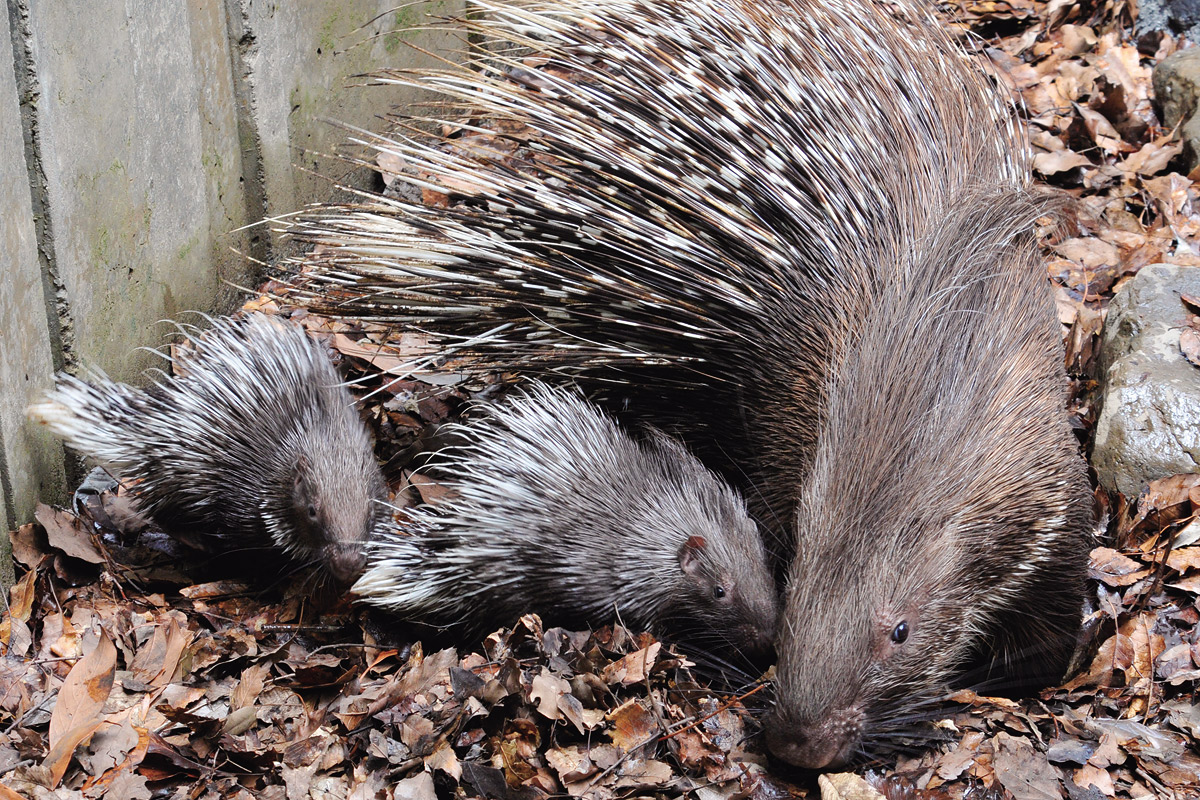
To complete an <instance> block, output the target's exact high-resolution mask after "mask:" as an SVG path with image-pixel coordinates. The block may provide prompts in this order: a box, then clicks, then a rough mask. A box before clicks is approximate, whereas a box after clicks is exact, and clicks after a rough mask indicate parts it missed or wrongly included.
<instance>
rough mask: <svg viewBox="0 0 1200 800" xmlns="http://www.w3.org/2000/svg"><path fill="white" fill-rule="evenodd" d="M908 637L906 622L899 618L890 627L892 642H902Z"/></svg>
mask: <svg viewBox="0 0 1200 800" xmlns="http://www.w3.org/2000/svg"><path fill="white" fill-rule="evenodd" d="M907 639H908V623H907V622H905V621H904V620H901V621H900V622H899V623H898V624H897V625H896V627H894V628H892V644H904V642H905V641H906V640H907Z"/></svg>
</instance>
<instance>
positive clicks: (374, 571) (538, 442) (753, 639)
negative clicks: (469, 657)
mask: <svg viewBox="0 0 1200 800" xmlns="http://www.w3.org/2000/svg"><path fill="white" fill-rule="evenodd" d="M481 408H482V407H481ZM454 432H455V434H456V435H458V436H460V437H461V438H462V440H463V443H462V444H456V445H454V446H452V447H449V448H447V449H446V450H445V451H443V453H442V454H441V458H440V460H439V461H438V462H437V468H438V469H439V470H444V471H446V472H448V473H449V474H451V475H453V476H454V480H453V482H452V483H451V486H452V487H453V488H454V489H455V490H456V491H457V496H456V497H455V498H454V499H452V500H450V501H449V502H447V503H444V504H440V505H437V506H434V507H431V508H422V509H418V510H414V511H410V512H409V518H408V520H407V524H405V525H402V526H401V527H400V528H399V529H397V530H394V531H389V532H388V533H386V534H381V535H380V536H379V537H378V538H377V539H376V540H375V541H373V542H372V543H371V546H370V548H369V550H368V567H367V571H366V572H365V573H364V574H363V576H362V577H361V578H360V579H359V581H358V583H356V584H355V585H354V588H353V591H354V592H355V593H357V594H358V595H359V596H360V597H362V598H363V599H364V600H365V601H366V602H368V603H371V604H373V605H377V606H382V607H385V608H389V609H392V610H393V611H396V612H398V613H400V614H402V615H404V616H405V617H407V618H409V619H413V620H420V621H424V622H431V623H434V624H460V625H463V626H464V627H465V628H467V629H469V630H471V631H474V632H477V633H478V632H486V631H487V630H488V629H489V628H488V626H494V625H502V624H511V623H512V622H513V621H514V620H515V619H517V617H519V616H520V615H521V614H524V613H527V612H530V611H535V612H537V613H539V614H541V615H542V616H543V617H544V618H546V619H547V621H551V622H561V623H563V624H580V623H584V624H602V623H607V622H612V621H615V620H616V619H618V618H619V619H620V620H621V621H622V622H623V623H624V624H625V625H626V626H627V627H630V628H632V629H634V630H643V629H647V628H649V629H653V630H655V631H656V632H658V633H660V634H666V635H669V636H678V637H680V638H683V639H685V640H687V641H689V642H692V643H694V644H697V645H703V646H705V647H708V648H714V647H715V648H717V649H719V650H721V651H725V652H730V651H732V652H734V653H737V654H740V655H746V656H749V657H751V658H761V657H762V656H764V655H767V654H769V653H770V648H771V643H772V641H773V639H774V635H775V621H776V615H777V606H778V599H777V597H776V588H775V582H774V579H773V577H772V574H771V570H770V568H769V566H768V563H767V555H766V551H765V550H764V548H763V545H762V541H761V539H760V538H759V535H758V532H757V530H756V529H755V526H754V523H753V522H751V521H750V518H749V516H748V515H747V513H746V509H745V506H744V505H743V504H742V501H741V498H739V497H738V496H737V494H736V493H735V492H734V491H733V490H732V489H731V488H729V487H728V486H727V485H725V484H724V483H723V482H721V481H720V480H719V479H718V478H717V477H716V476H715V475H713V474H712V473H711V472H709V471H708V470H707V469H705V468H704V467H703V466H702V465H701V464H700V462H699V461H697V460H696V459H695V457H694V456H692V455H691V454H690V453H689V452H688V451H687V450H686V449H685V448H684V447H683V446H682V445H680V444H679V443H678V442H676V441H674V440H673V439H671V438H670V437H668V436H666V435H665V434H663V433H661V432H659V431H657V430H648V431H647V432H646V435H645V436H644V437H643V438H641V439H640V440H636V441H635V440H634V439H633V438H631V437H630V436H629V435H627V434H626V433H624V432H623V431H621V429H620V428H618V427H617V425H616V423H615V422H613V421H612V420H611V419H609V418H608V417H606V416H605V415H604V414H603V413H601V412H600V411H599V409H597V408H595V407H594V406H592V405H591V404H589V403H587V402H585V401H584V400H582V399H581V398H579V397H577V396H575V395H574V394H572V393H570V392H568V391H566V390H562V389H553V388H550V387H547V386H544V385H538V384H534V385H533V386H532V387H530V388H528V390H527V393H525V394H523V395H521V396H518V397H516V398H514V399H511V400H509V401H507V402H505V403H504V404H502V405H498V406H494V407H489V408H487V409H486V416H485V417H483V418H482V419H478V420H473V421H471V422H470V423H468V424H466V425H461V426H455V429H454Z"/></svg>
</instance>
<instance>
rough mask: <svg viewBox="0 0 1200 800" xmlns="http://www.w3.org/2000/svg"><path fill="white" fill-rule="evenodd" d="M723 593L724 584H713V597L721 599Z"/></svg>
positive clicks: (723, 595)
mask: <svg viewBox="0 0 1200 800" xmlns="http://www.w3.org/2000/svg"><path fill="white" fill-rule="evenodd" d="M725 594H726V593H725V587H724V586H714V587H713V590H712V596H713V598H714V599H717V600H721V599H723V598H724V597H725Z"/></svg>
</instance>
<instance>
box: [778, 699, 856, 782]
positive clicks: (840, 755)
mask: <svg viewBox="0 0 1200 800" xmlns="http://www.w3.org/2000/svg"><path fill="white" fill-rule="evenodd" d="M861 734H862V715H861V714H859V713H854V712H852V711H849V710H848V709H838V710H833V711H831V712H830V713H827V714H825V715H823V716H822V718H821V719H820V720H817V721H815V722H811V723H808V722H796V721H792V720H789V719H788V718H786V717H785V716H782V715H779V714H776V715H773V716H772V717H771V718H769V719H768V720H767V725H766V736H767V747H768V748H769V749H770V750H771V753H772V754H773V755H775V757H776V758H779V759H781V760H783V761H786V762H787V763H789V764H791V765H793V766H796V767H803V768H805V769H819V770H825V769H832V768H834V767H840V766H843V765H844V764H846V763H848V762H849V761H850V758H851V756H852V755H853V754H854V750H855V747H856V745H857V744H858V740H859V737H860V736H861Z"/></svg>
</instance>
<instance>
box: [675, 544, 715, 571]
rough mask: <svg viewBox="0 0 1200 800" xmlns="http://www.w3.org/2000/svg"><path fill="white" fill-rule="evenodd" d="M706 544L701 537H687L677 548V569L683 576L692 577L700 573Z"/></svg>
mask: <svg viewBox="0 0 1200 800" xmlns="http://www.w3.org/2000/svg"><path fill="white" fill-rule="evenodd" d="M707 548H708V542H707V541H706V540H705V538H704V537H703V536H689V537H688V540H687V541H686V542H684V543H683V546H682V547H680V548H679V568H680V569H682V570H683V574H684V575H689V576H694V575H696V574H697V573H699V572H700V569H701V562H702V561H703V560H704V553H705V550H706V549H707Z"/></svg>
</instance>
